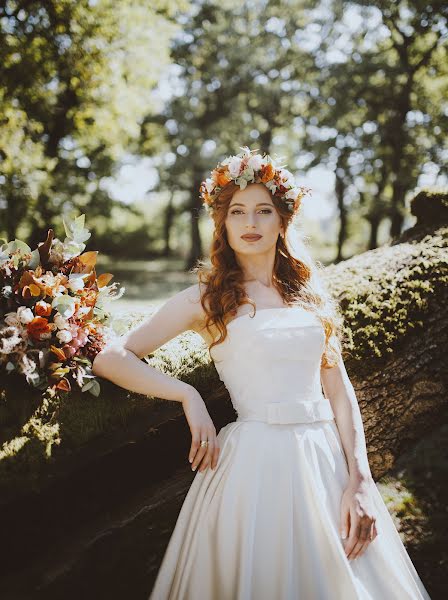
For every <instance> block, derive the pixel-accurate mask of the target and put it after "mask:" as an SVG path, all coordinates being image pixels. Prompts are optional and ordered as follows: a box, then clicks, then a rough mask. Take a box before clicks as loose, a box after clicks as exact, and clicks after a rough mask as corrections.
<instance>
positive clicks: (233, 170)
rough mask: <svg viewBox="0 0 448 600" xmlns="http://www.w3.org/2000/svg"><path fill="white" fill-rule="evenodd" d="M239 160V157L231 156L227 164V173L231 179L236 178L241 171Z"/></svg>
mask: <svg viewBox="0 0 448 600" xmlns="http://www.w3.org/2000/svg"><path fill="white" fill-rule="evenodd" d="M242 162H243V161H242V160H241V158H239V156H232V157H231V158H230V162H229V163H228V165H227V166H228V168H229V173H230V176H231V177H238V175H239V174H240V171H241V164H242Z"/></svg>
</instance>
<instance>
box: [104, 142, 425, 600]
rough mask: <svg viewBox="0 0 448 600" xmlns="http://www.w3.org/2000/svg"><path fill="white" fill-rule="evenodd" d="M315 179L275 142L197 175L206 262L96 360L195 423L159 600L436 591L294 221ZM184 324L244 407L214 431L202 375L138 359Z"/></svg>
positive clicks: (313, 599)
mask: <svg viewBox="0 0 448 600" xmlns="http://www.w3.org/2000/svg"><path fill="white" fill-rule="evenodd" d="M307 191H308V190H306V188H303V187H297V186H296V185H295V182H294V178H293V176H292V174H291V173H290V172H289V171H287V170H286V169H284V168H283V167H281V166H277V165H276V163H275V161H274V160H273V159H272V158H271V157H270V156H269V155H267V156H261V155H260V154H256V151H251V150H250V149H249V148H247V147H244V148H242V152H241V153H240V154H238V155H236V156H232V157H229V158H227V159H225V160H224V161H223V162H222V163H221V164H219V165H218V166H217V167H216V169H214V170H213V171H212V174H211V177H210V178H208V179H206V181H204V182H203V183H202V184H201V188H200V193H201V197H202V199H203V202H204V203H205V205H206V208H207V210H208V211H209V213H210V214H211V215H212V217H213V220H214V224H215V230H214V236H213V242H212V251H211V263H212V266H211V269H210V270H207V269H206V268H205V266H204V265H202V266H201V267H200V268H198V271H199V276H200V277H199V279H200V281H199V283H198V285H193V286H191V287H189V288H187V289H186V290H184V291H182V292H180V293H178V294H176V295H175V296H173V297H172V298H170V299H169V300H168V301H167V302H165V304H164V305H163V306H162V307H161V308H160V309H159V310H158V311H157V312H156V314H155V315H153V316H152V317H151V318H150V319H149V320H147V321H146V322H144V323H143V324H142V325H140V326H139V327H137V328H136V329H134V330H133V331H131V332H130V333H129V334H128V335H127V336H126V338H125V341H124V342H123V344H121V345H120V346H116V347H109V348H106V349H105V350H103V351H102V352H101V353H100V354H98V356H97V357H96V359H95V362H94V365H93V368H94V372H95V374H97V375H100V376H102V377H106V378H108V379H110V380H112V381H113V382H115V383H117V384H118V385H120V386H123V387H124V388H127V389H129V390H133V391H136V392H140V393H143V394H148V395H152V396H156V397H160V398H166V399H168V400H176V401H178V402H182V406H183V408H184V411H185V415H186V418H187V421H188V424H189V427H190V429H191V434H192V442H191V448H190V452H189V460H190V462H191V468H192V469H193V471H194V470H196V469H198V471H197V474H196V476H195V478H194V480H193V482H192V484H191V487H190V489H189V491H188V494H187V496H186V498H185V501H184V503H183V506H182V509H181V511H180V513H179V516H178V519H177V522H176V526H175V528H174V531H173V534H172V536H171V539H170V541H169V544H168V547H167V549H166V552H165V556H164V558H163V561H162V564H161V567H160V569H159V572H158V575H157V579H156V582H155V585H154V587H153V590H152V593H151V596H150V599H151V600H255V599H256V600H286V599H288V600H289V599H291V600H292V599H297V598H302V599H303V600H317V599H319V600H330V599H331V600H339V599H340V600H355V599H356V600H359V599H362V600H379V599H381V600H395V599H396V600H405V599H409V600H411V599H413V600H414V599H415V600H416V599H421V598H425V599H428V598H429V595H428V593H427V591H426V590H425V588H424V586H423V584H422V582H421V580H420V578H419V576H418V574H417V572H416V570H415V568H414V565H413V564H412V562H411V560H410V558H409V556H408V554H407V552H406V550H405V547H404V545H403V543H402V541H401V538H400V536H399V534H398V532H397V530H396V528H395V525H394V523H393V521H392V518H391V517H390V515H389V513H388V511H387V508H386V506H385V504H384V502H383V500H382V498H381V495H380V493H379V492H378V490H377V488H376V486H375V483H374V481H373V478H372V475H371V472H370V468H369V463H368V459H367V452H366V446H365V438H364V431H363V423H362V420H361V414H360V411H359V407H358V403H357V399H356V395H355V392H354V389H353V386H352V385H351V383H350V380H349V378H348V376H347V372H346V370H345V366H344V362H343V360H342V355H341V342H340V340H341V320H342V319H341V317H340V315H339V314H338V312H337V306H336V304H335V302H334V301H333V299H332V298H331V297H330V296H329V295H328V294H327V293H326V291H325V290H324V289H323V287H322V284H321V278H320V277H318V273H317V266H316V265H313V263H312V261H311V260H310V258H309V256H307V255H306V252H305V251H304V247H302V248H300V247H299V246H297V247H296V249H295V250H294V249H293V246H294V239H293V236H292V235H291V236H290V235H288V236H287V234H289V233H290V230H291V229H292V228H291V227H290V225H291V222H292V220H293V218H294V217H295V216H296V215H297V214H298V210H299V207H300V203H301V198H302V197H303V195H304V194H305V193H306V192H307ZM290 238H291V239H290ZM249 305H252V306H253V308H254V309H255V314H254V315H252V312H253V311H252V309H251V307H250V306H249ZM186 330H193V331H196V332H197V333H198V334H200V335H201V336H202V337H203V339H204V341H205V342H206V343H207V346H208V347H209V351H210V355H211V357H212V359H213V361H214V363H215V366H216V369H217V371H218V374H219V377H220V379H221V380H222V381H223V382H224V384H225V386H226V387H227V389H228V391H229V393H230V397H231V400H232V403H233V405H234V407H235V410H236V412H237V414H238V418H237V420H236V421H233V422H231V423H229V424H227V425H226V426H225V427H223V428H222V429H221V430H220V431H219V434H218V435H216V430H215V427H214V425H213V422H212V420H211V418H210V415H209V413H208V411H207V408H206V406H205V404H204V401H203V399H202V398H201V396H200V395H199V393H198V392H197V390H196V389H195V388H193V387H192V386H190V385H189V384H187V383H184V382H182V381H179V380H177V379H175V378H173V377H170V376H168V375H165V374H163V373H161V372H159V371H158V370H156V369H154V368H152V367H150V366H148V365H146V364H144V363H143V362H142V361H141V360H140V359H141V358H142V357H144V356H146V355H148V354H149V353H151V352H153V351H154V350H156V349H157V348H159V347H160V346H162V345H163V344H165V343H166V342H168V340H170V339H172V338H173V337H175V336H177V335H179V334H180V333H182V332H184V331H186ZM322 387H323V391H324V393H322ZM324 394H325V395H324Z"/></svg>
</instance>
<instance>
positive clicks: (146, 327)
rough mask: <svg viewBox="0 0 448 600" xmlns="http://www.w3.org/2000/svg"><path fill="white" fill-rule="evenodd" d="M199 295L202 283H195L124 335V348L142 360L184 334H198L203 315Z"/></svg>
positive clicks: (169, 299) (172, 297)
mask: <svg viewBox="0 0 448 600" xmlns="http://www.w3.org/2000/svg"><path fill="white" fill-rule="evenodd" d="M200 294H201V288H200V287H199V284H194V285H191V286H190V287H188V288H185V289H183V290H181V291H180V292H177V293H176V294H174V296H171V297H170V298H168V300H166V301H165V302H164V303H163V304H162V305H161V306H160V307H159V308H158V309H157V310H156V312H155V313H154V314H153V315H151V316H150V317H149V318H148V319H146V320H145V321H143V323H141V324H140V325H138V326H137V327H136V328H134V329H133V330H132V331H130V332H129V333H128V334H127V335H126V336H125V340H124V344H123V346H124V348H126V349H127V350H130V351H131V352H133V353H134V354H135V355H136V356H138V357H139V358H143V357H144V356H147V355H148V354H151V353H152V352H154V351H155V350H157V349H158V348H160V347H161V346H163V345H164V344H166V343H167V342H169V341H170V340H171V339H173V338H175V337H177V336H178V335H180V334H182V333H184V332H185V331H189V330H193V331H197V328H198V326H199V324H200V323H201V321H202V319H203V312H204V311H203V309H202V305H201V296H200Z"/></svg>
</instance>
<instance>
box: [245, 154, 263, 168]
mask: <svg viewBox="0 0 448 600" xmlns="http://www.w3.org/2000/svg"><path fill="white" fill-rule="evenodd" d="M247 164H248V166H249V167H250V168H251V169H253V170H254V171H259V170H260V169H261V166H262V164H263V159H262V157H261V156H260V155H259V154H255V155H254V156H251V157H250V158H249V161H248V163H247Z"/></svg>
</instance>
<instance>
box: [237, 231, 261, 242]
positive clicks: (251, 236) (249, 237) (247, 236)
mask: <svg viewBox="0 0 448 600" xmlns="http://www.w3.org/2000/svg"><path fill="white" fill-rule="evenodd" d="M262 237H263V236H262V235H258V234H255V233H246V234H245V235H242V236H241V238H242V239H243V240H254V241H255V240H259V239H260V238H262Z"/></svg>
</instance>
